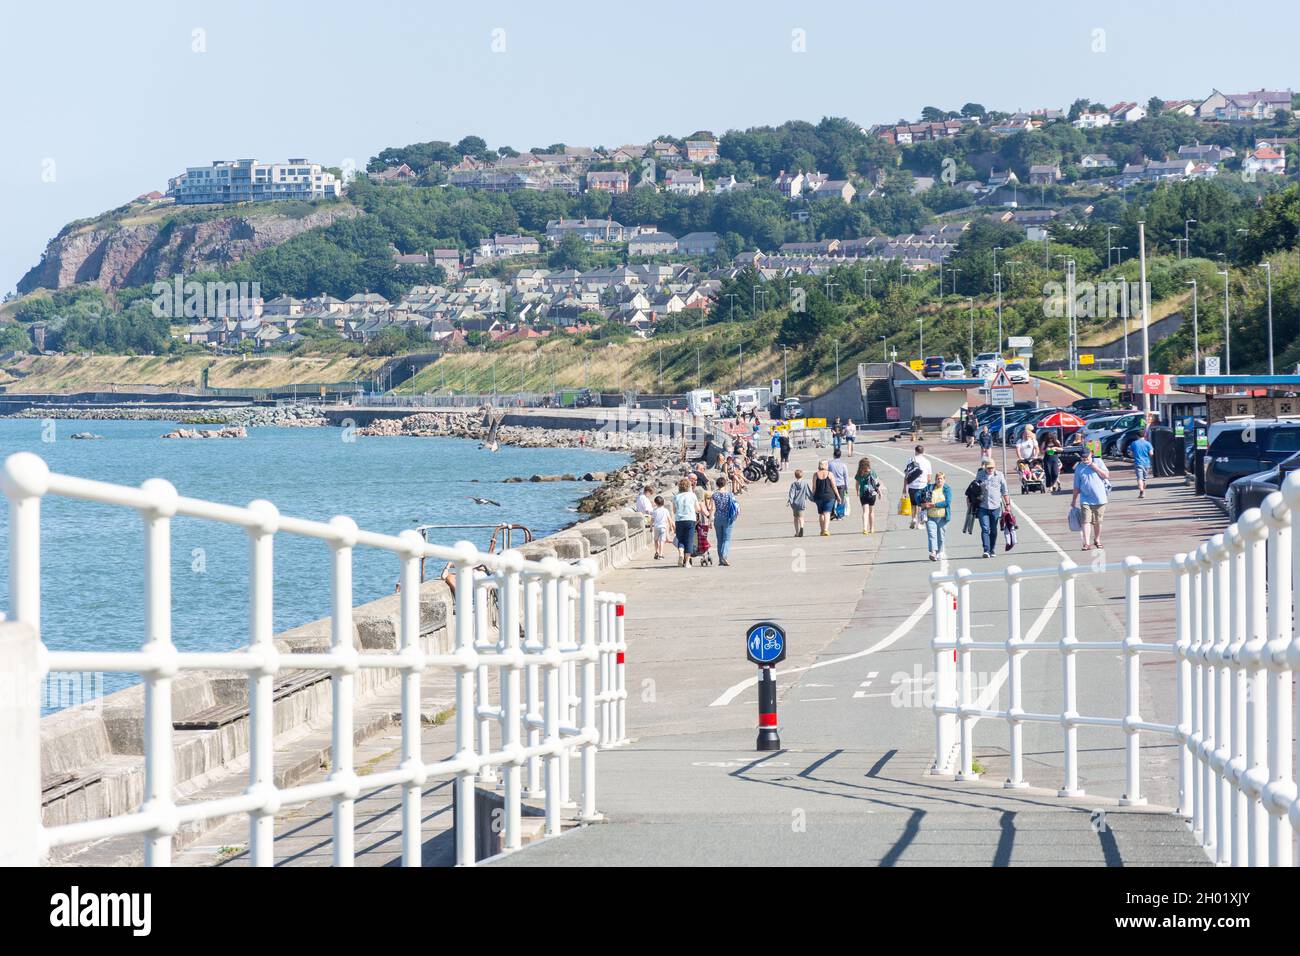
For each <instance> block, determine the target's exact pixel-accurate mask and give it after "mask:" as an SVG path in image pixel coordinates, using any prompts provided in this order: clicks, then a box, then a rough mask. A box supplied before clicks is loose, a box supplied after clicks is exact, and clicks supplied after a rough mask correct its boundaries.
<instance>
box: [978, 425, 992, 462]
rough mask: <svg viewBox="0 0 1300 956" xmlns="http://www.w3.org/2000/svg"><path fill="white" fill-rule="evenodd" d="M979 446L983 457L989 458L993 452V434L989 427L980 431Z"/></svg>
mask: <svg viewBox="0 0 1300 956" xmlns="http://www.w3.org/2000/svg"><path fill="white" fill-rule="evenodd" d="M979 445H980V454H981V455H985V456H987V455H988V453H989V452H990V451H992V450H993V433H992V432H991V431H989V426H988V425H985V426H984V427H983V428H981V429H980V434H979Z"/></svg>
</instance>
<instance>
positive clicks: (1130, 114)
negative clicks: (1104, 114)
mask: <svg viewBox="0 0 1300 956" xmlns="http://www.w3.org/2000/svg"><path fill="white" fill-rule="evenodd" d="M1146 115H1147V111H1146V107H1145V106H1138V105H1137V104H1136V103H1128V102H1125V103H1116V104H1115V105H1114V106H1112V107H1111V108H1110V121H1111V122H1112V123H1136V122H1137V121H1138V120H1140V119H1143V118H1144V117H1145V116H1146Z"/></svg>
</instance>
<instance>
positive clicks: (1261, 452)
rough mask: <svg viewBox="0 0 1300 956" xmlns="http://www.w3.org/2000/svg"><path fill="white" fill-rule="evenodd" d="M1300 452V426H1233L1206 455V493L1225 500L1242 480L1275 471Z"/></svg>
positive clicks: (1225, 429) (1224, 429)
mask: <svg viewBox="0 0 1300 956" xmlns="http://www.w3.org/2000/svg"><path fill="white" fill-rule="evenodd" d="M1296 452H1300V422H1290V421H1287V422H1274V421H1269V422H1255V421H1246V422H1230V423H1227V424H1225V425H1222V426H1220V427H1219V430H1218V431H1217V433H1216V434H1215V435H1214V436H1213V437H1212V438H1211V439H1210V447H1209V450H1208V451H1207V452H1206V455H1205V493H1206V494H1207V495H1213V496H1214V497H1216V498H1223V497H1225V496H1226V495H1227V493H1228V487H1229V486H1230V485H1231V484H1232V483H1233V482H1234V481H1236V480H1237V479H1238V478H1244V477H1246V476H1247V475H1255V474H1257V473H1259V472H1262V471H1267V470H1269V469H1271V468H1272V467H1273V466H1274V465H1279V464H1281V463H1282V462H1284V461H1286V460H1287V459H1288V458H1290V457H1291V456H1292V455H1294V454H1295V453H1296Z"/></svg>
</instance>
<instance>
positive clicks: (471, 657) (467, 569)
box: [452, 541, 479, 866]
mask: <svg viewBox="0 0 1300 956" xmlns="http://www.w3.org/2000/svg"><path fill="white" fill-rule="evenodd" d="M456 550H457V551H458V552H459V555H458V557H457V558H456V560H455V565H456V656H457V657H458V658H459V663H458V664H457V665H456V758H457V759H458V760H460V761H461V762H462V763H463V764H464V766H462V768H461V769H460V770H458V771H457V772H456V780H455V782H454V783H453V784H452V787H453V794H454V799H455V801H456V809H455V813H456V865H457V866H473V865H474V861H475V847H476V840H475V836H476V832H477V831H476V829H475V828H476V826H477V821H476V820H475V808H474V775H475V774H476V773H477V772H478V760H479V755H478V753H477V752H476V751H475V749H474V665H475V664H476V662H477V660H478V652H477V651H475V650H474V580H475V578H476V577H477V576H478V575H477V573H476V572H475V571H474V559H475V557H476V556H477V554H478V552H477V551H476V550H475V548H474V545H472V544H470V543H469V542H468V541H459V542H457V543H456Z"/></svg>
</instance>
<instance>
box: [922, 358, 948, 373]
mask: <svg viewBox="0 0 1300 956" xmlns="http://www.w3.org/2000/svg"><path fill="white" fill-rule="evenodd" d="M943 366H944V361H943V356H942V355H930V356H927V357H926V360H925V365H923V366H922V367H921V377H922V378H943Z"/></svg>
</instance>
